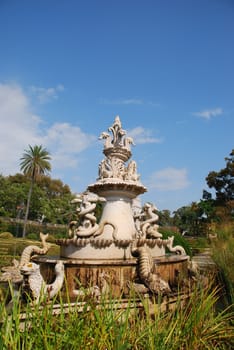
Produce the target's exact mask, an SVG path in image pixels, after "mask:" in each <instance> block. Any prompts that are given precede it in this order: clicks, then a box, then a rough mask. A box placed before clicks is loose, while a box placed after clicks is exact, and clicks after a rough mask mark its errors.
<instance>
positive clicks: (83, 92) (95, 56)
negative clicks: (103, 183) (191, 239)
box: [0, 0, 234, 211]
mask: <svg viewBox="0 0 234 350" xmlns="http://www.w3.org/2000/svg"><path fill="white" fill-rule="evenodd" d="M233 94H234V1H232V0H222V1H221V0H170V1H169V0H154V1H149V0H144V1H143V0H142V1H140V0H135V1H133V0H132V1H131V0H124V1H122V0H119V1H112V0H109V1H104V0H98V1H95V0H93V1H91V0H90V1H89V0H86V1H79V0H69V1H68V0H66V1H65V0H56V1H55V0H40V1H39V0H38V1H31V0H20V1H18V0H0V125H1V127H0V164H1V165H0V173H2V174H3V175H8V174H14V173H16V172H19V159H20V157H21V156H22V154H23V151H24V149H27V147H28V145H29V144H30V145H34V144H42V145H43V146H44V147H46V148H47V149H48V150H49V151H50V153H51V156H52V167H53V171H52V177H54V178H61V179H62V181H63V182H64V183H67V184H68V185H69V186H70V187H71V189H72V191H73V192H82V191H84V190H85V189H86V187H87V186H88V185H89V184H90V183H93V182H94V181H95V180H96V178H97V174H98V164H99V162H100V161H101V160H102V159H103V157H104V156H103V154H102V149H103V144H102V143H101V142H100V141H98V136H99V135H100V133H101V132H102V131H107V129H108V127H109V126H111V125H112V123H113V121H114V118H115V116H116V115H119V116H120V119H121V121H122V126H123V128H124V129H126V130H127V131H128V132H129V133H130V134H131V135H132V136H133V137H134V141H135V144H136V146H134V148H133V149H132V153H133V156H132V159H134V160H136V161H137V165H138V172H139V173H140V174H141V181H142V183H143V184H144V185H145V186H146V187H147V188H148V192H147V193H146V194H144V195H143V196H141V198H142V202H146V201H151V202H154V203H155V204H156V206H157V207H158V208H159V209H160V210H163V209H169V210H171V211H174V210H176V209H177V208H180V207H181V206H184V205H189V204H191V203H192V202H193V201H198V200H200V199H201V197H202V190H203V189H207V186H206V181H205V177H206V176H207V175H208V173H209V171H211V170H220V169H221V168H223V167H224V166H225V162H224V158H225V157H226V156H228V155H229V153H230V152H231V150H232V149H233V147H234V145H233V130H234V98H233V97H234V96H233Z"/></svg>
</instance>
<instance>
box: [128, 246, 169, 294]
mask: <svg viewBox="0 0 234 350" xmlns="http://www.w3.org/2000/svg"><path fill="white" fill-rule="evenodd" d="M132 254H133V255H134V256H135V255H136V256H137V257H138V265H139V277H140V279H141V281H142V282H143V284H144V285H145V286H146V287H147V288H148V289H149V290H150V291H151V292H152V293H155V294H167V293H169V292H171V288H170V286H169V284H168V283H167V282H166V281H164V280H163V279H162V278H161V277H160V275H159V274H158V273H153V261H152V257H151V254H150V251H149V249H148V248H147V247H145V246H141V247H132Z"/></svg>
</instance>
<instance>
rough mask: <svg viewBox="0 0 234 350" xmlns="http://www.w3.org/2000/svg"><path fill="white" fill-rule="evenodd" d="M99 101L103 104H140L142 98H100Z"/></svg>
mask: <svg viewBox="0 0 234 350" xmlns="http://www.w3.org/2000/svg"><path fill="white" fill-rule="evenodd" d="M99 102H100V103H101V104H104V105H142V104H143V103H144V101H143V100H141V99H138V98H126V99H113V100H109V99H106V98H101V99H100V100H99Z"/></svg>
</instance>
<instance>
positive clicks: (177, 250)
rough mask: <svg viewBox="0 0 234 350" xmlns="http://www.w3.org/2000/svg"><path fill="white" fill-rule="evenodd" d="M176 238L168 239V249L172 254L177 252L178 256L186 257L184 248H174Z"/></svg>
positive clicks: (177, 246)
mask: <svg viewBox="0 0 234 350" xmlns="http://www.w3.org/2000/svg"><path fill="white" fill-rule="evenodd" d="M173 242H174V236H171V237H169V238H168V243H167V248H168V249H169V251H170V252H176V254H180V255H186V252H185V250H184V248H183V247H181V246H180V245H176V246H174V247H173Z"/></svg>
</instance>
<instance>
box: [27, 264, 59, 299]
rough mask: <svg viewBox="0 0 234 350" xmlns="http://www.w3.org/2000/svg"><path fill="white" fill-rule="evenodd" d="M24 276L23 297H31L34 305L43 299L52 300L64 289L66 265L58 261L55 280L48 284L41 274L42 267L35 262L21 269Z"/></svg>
mask: <svg viewBox="0 0 234 350" xmlns="http://www.w3.org/2000/svg"><path fill="white" fill-rule="evenodd" d="M20 272H21V274H22V275H23V287H22V290H23V295H29V296H30V297H31V298H32V301H33V302H34V303H38V302H39V300H40V298H41V297H44V296H47V297H48V299H52V298H53V297H54V296H55V295H56V294H57V293H58V292H59V291H60V290H61V288H62V285H63V282H64V265H63V263H62V261H58V262H57V264H56V265H55V274H56V277H55V280H54V282H53V283H51V284H46V282H45V281H44V279H43V277H42V275H41V273H40V266H39V265H37V264H35V263H34V262H28V263H27V264H24V265H23V266H22V267H21V268H20Z"/></svg>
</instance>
